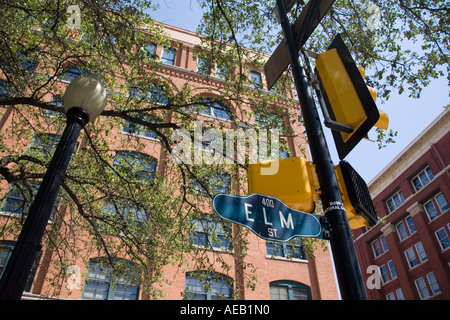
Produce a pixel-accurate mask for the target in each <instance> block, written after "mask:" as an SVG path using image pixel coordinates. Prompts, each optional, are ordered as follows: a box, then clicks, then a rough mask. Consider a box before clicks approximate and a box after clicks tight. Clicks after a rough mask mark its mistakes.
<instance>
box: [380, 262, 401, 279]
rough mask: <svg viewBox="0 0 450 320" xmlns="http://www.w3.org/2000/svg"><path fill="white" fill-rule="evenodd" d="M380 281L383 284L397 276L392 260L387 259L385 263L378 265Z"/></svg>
mask: <svg viewBox="0 0 450 320" xmlns="http://www.w3.org/2000/svg"><path fill="white" fill-rule="evenodd" d="M380 273H381V281H382V282H383V284H385V283H387V282H389V281H391V280H392V279H395V278H397V272H396V271H395V267H394V262H392V260H390V261H388V263H387V267H386V265H382V266H381V267H380Z"/></svg>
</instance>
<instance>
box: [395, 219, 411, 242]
mask: <svg viewBox="0 0 450 320" xmlns="http://www.w3.org/2000/svg"><path fill="white" fill-rule="evenodd" d="M396 229H397V234H398V237H399V238H400V240H404V239H406V238H407V237H408V233H407V232H406V227H405V224H404V223H403V221H402V222H400V223H399V224H397V225H396Z"/></svg>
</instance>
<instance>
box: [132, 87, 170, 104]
mask: <svg viewBox="0 0 450 320" xmlns="http://www.w3.org/2000/svg"><path fill="white" fill-rule="evenodd" d="M130 95H131V96H132V97H134V98H137V99H141V100H143V101H146V102H150V103H155V104H162V105H165V104H168V103H169V101H170V99H169V97H168V95H167V91H166V89H165V88H164V87H162V86H158V85H156V84H153V83H150V84H147V85H146V84H143V83H140V84H137V85H135V86H133V87H131V88H130Z"/></svg>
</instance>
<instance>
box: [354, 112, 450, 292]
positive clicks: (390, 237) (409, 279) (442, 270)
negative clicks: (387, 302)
mask: <svg viewBox="0 0 450 320" xmlns="http://www.w3.org/2000/svg"><path fill="white" fill-rule="evenodd" d="M449 123H450V113H449V112H448V110H447V111H444V112H443V113H442V114H441V115H440V116H439V117H438V118H437V119H436V120H435V121H434V122H433V123H432V124H430V125H429V126H428V127H427V128H426V129H425V130H424V131H423V132H422V133H421V134H420V135H419V136H418V137H417V138H416V139H415V140H414V141H413V142H412V143H411V144H410V145H409V146H408V147H406V148H405V149H404V150H403V151H402V152H401V153H400V154H399V155H398V156H397V157H396V158H395V159H394V160H393V161H392V162H391V163H390V164H389V165H388V166H387V167H386V168H385V169H384V170H383V171H382V172H380V173H379V174H378V175H377V176H376V177H375V178H374V179H373V180H372V181H371V182H370V183H369V184H368V185H369V190H370V192H371V195H372V198H373V201H374V205H375V207H376V209H377V211H378V215H379V217H380V218H381V219H382V221H380V222H379V223H378V224H377V225H376V226H374V227H373V228H371V229H369V230H367V229H366V228H361V229H357V230H355V231H354V238H355V246H356V250H357V253H358V256H359V260H360V264H361V269H362V271H363V275H365V277H366V279H368V278H369V277H370V275H371V273H366V272H365V271H366V270H367V268H368V266H370V265H377V266H379V267H382V269H381V273H382V276H383V278H384V279H383V280H382V285H381V288H380V289H372V290H368V295H369V299H377V300H379V299H402V298H404V299H406V300H418V299H433V300H434V299H436V300H441V299H450V268H449V267H450V241H449V238H450V218H449V214H450V210H449V205H448V204H449V203H450V202H449V201H450V171H449V164H450V149H449V145H450V130H449V129H450V127H449ZM392 268H395V272H394V271H393V269H392Z"/></svg>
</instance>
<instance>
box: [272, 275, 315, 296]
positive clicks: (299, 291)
mask: <svg viewBox="0 0 450 320" xmlns="http://www.w3.org/2000/svg"><path fill="white" fill-rule="evenodd" d="M311 299H312V297H311V288H310V287H308V286H307V285H304V284H303V283H299V282H295V281H289V280H281V281H272V282H271V283H270V300H311Z"/></svg>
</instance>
